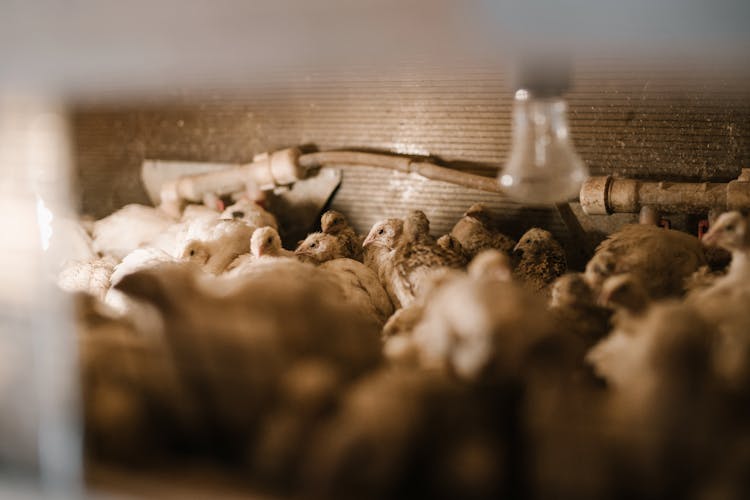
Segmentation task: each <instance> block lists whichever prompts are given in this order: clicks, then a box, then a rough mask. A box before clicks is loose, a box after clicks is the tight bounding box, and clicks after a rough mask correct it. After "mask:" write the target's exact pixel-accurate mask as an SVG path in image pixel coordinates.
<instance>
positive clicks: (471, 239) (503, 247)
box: [451, 203, 516, 257]
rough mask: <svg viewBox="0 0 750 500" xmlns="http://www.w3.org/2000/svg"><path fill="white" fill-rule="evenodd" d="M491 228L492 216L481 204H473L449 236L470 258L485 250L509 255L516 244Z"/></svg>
mask: <svg viewBox="0 0 750 500" xmlns="http://www.w3.org/2000/svg"><path fill="white" fill-rule="evenodd" d="M492 226H493V224H492V214H491V213H490V212H489V210H487V209H486V208H485V207H484V205H482V204H481V203H475V204H474V205H472V206H470V207H469V209H468V210H467V211H466V212H465V213H464V215H463V217H461V218H460V219H459V220H458V222H456V224H455V225H454V226H453V229H452V230H451V236H453V237H454V238H456V239H457V240H458V241H459V242H460V243H461V245H462V246H463V247H464V249H465V250H466V252H467V253H468V254H469V256H470V257H473V256H474V255H476V254H477V253H479V252H480V251H481V250H484V249H487V248H494V249H496V250H500V251H501V252H503V253H506V254H508V255H510V253H511V252H512V251H513V247H514V246H515V245H516V242H515V241H514V240H513V238H511V237H509V236H506V235H504V234H502V233H501V232H499V231H497V230H495V229H494V228H493V227H492Z"/></svg>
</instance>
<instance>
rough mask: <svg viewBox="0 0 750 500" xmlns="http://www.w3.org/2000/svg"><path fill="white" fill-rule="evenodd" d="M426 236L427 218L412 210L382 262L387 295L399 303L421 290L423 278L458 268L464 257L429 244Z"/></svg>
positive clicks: (406, 303) (406, 302)
mask: <svg viewBox="0 0 750 500" xmlns="http://www.w3.org/2000/svg"><path fill="white" fill-rule="evenodd" d="M433 241H434V240H432V239H431V237H430V235H429V221H428V220H427V217H426V216H425V215H424V213H423V212H421V211H419V210H415V211H412V212H410V213H409V215H408V216H407V217H406V219H405V220H404V226H403V234H402V236H401V241H400V242H399V243H398V244H397V246H396V248H395V249H394V251H393V257H392V259H391V260H389V261H387V262H386V263H385V277H386V279H387V280H388V281H389V282H390V290H391V292H392V293H393V294H394V297H391V299H392V300H394V299H395V300H394V302H395V301H396V300H397V301H398V303H399V304H401V306H406V305H408V304H410V303H411V302H413V301H414V298H415V297H416V296H418V295H419V294H420V293H421V290H422V286H423V283H424V281H425V279H426V277H427V276H428V275H429V274H430V273H431V272H432V271H434V270H435V269H437V268H440V267H449V268H462V267H464V266H465V265H466V257H464V255H462V254H460V253H457V252H455V251H452V250H449V249H446V248H443V247H440V246H438V245H436V244H434V243H433Z"/></svg>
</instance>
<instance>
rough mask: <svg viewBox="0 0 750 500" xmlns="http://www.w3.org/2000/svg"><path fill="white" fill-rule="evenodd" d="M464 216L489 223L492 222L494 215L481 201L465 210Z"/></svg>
mask: <svg viewBox="0 0 750 500" xmlns="http://www.w3.org/2000/svg"><path fill="white" fill-rule="evenodd" d="M464 217H467V218H468V219H471V220H476V221H478V222H481V223H482V224H489V223H491V222H492V216H491V215H490V212H489V211H488V210H487V208H486V207H485V206H484V205H482V204H481V203H474V204H473V205H472V206H470V207H469V208H468V209H467V210H466V212H464Z"/></svg>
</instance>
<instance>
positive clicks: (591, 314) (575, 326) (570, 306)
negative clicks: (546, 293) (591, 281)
mask: <svg viewBox="0 0 750 500" xmlns="http://www.w3.org/2000/svg"><path fill="white" fill-rule="evenodd" d="M550 310H551V311H552V314H553V315H554V316H555V317H556V318H557V319H558V321H559V324H560V325H561V329H562V330H564V331H566V332H570V333H572V334H573V335H575V336H576V337H577V338H578V339H580V340H581V341H583V343H584V345H585V348H586V349H588V348H590V347H592V346H593V345H594V344H596V343H597V342H598V341H599V340H601V339H602V338H603V337H604V336H605V335H607V333H609V330H610V318H611V316H612V311H611V310H609V309H607V308H605V307H602V306H600V305H597V304H596V301H595V299H594V294H593V292H592V291H591V288H590V287H589V286H588V284H587V283H586V281H585V280H584V279H583V275H582V274H579V273H569V274H564V275H562V276H561V277H559V278H558V279H557V280H555V282H554V283H553V284H552V287H551V297H550Z"/></svg>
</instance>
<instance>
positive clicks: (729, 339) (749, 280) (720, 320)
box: [688, 212, 750, 389]
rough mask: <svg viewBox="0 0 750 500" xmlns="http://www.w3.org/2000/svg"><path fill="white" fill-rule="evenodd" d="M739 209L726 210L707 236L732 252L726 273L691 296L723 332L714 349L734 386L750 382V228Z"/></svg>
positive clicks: (711, 242) (719, 369)
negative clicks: (736, 210)
mask: <svg viewBox="0 0 750 500" xmlns="http://www.w3.org/2000/svg"><path fill="white" fill-rule="evenodd" d="M748 229H749V228H748V223H747V219H746V218H745V217H743V216H742V215H741V214H740V213H739V212H729V213H725V214H722V215H721V216H719V218H718V219H717V220H716V222H715V223H714V225H713V226H712V227H711V229H710V231H709V232H708V233H706V235H705V236H704V237H703V242H704V244H707V245H715V246H719V247H721V248H724V249H726V250H728V251H730V252H731V253H732V261H731V263H730V265H729V270H728V272H727V274H726V275H725V276H722V277H719V278H716V280H715V281H714V283H713V284H712V285H711V286H709V287H707V288H705V289H702V290H697V291H695V292H693V293H691V294H690V295H689V296H688V302H689V303H690V304H692V305H693V306H694V307H695V308H696V309H697V310H698V312H699V313H700V314H701V316H702V317H704V318H705V319H706V320H708V321H709V322H711V323H712V324H714V325H716V327H717V329H718V331H719V335H718V336H717V338H716V345H715V349H714V353H715V356H714V363H715V366H716V370H717V372H719V373H720V374H721V376H722V377H723V378H724V380H725V381H726V382H727V383H729V384H730V386H731V387H732V388H733V389H740V388H741V387H742V386H747V384H748V383H749V382H750V311H749V310H748V304H750V265H749V264H750V255H748V254H749V252H750V231H749V230H748Z"/></svg>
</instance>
